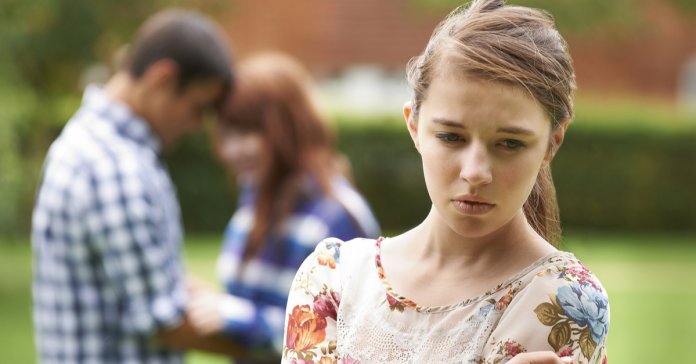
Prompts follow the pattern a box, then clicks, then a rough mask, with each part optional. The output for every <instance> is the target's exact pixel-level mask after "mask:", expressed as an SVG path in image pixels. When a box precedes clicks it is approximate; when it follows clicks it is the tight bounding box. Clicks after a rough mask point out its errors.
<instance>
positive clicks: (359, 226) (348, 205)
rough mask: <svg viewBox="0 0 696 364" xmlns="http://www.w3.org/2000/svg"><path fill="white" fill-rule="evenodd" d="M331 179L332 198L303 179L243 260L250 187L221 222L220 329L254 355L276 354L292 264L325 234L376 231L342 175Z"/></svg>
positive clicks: (367, 211) (354, 234) (369, 214)
mask: <svg viewBox="0 0 696 364" xmlns="http://www.w3.org/2000/svg"><path fill="white" fill-rule="evenodd" d="M332 182H333V183H332V187H333V192H334V195H335V196H336V198H332V197H329V196H326V195H324V194H323V193H322V192H320V190H319V189H318V188H317V186H315V185H313V184H312V183H311V182H309V181H308V183H307V184H306V186H305V188H304V192H305V193H303V195H302V196H303V197H302V198H301V199H300V200H299V201H298V202H297V203H296V205H295V206H294V208H293V210H292V212H291V213H290V215H289V216H287V217H286V218H285V220H284V222H283V223H282V224H280V226H279V228H278V229H276V230H275V231H274V233H273V234H271V235H270V236H269V237H267V238H266V240H265V241H264V243H263V247H262V248H261V250H260V251H259V253H258V254H257V255H256V256H255V257H253V258H251V259H249V260H248V261H245V262H243V260H242V258H243V255H244V251H245V249H246V244H247V236H248V234H249V231H250V229H251V227H252V226H253V221H254V216H253V214H254V212H253V192H251V190H250V189H248V188H247V189H245V191H244V193H243V194H242V196H241V197H240V206H239V208H238V209H237V211H236V212H235V214H234V216H233V217H232V219H231V220H230V223H229V225H228V226H227V229H226V231H225V237H224V244H223V248H222V253H221V254H220V257H219V259H218V265H217V270H218V275H219V277H220V279H221V280H222V283H223V284H224V286H225V289H226V291H227V293H228V295H226V296H225V299H224V300H223V302H222V304H221V306H220V310H221V312H222V314H223V316H224V317H225V333H226V334H227V335H229V336H231V337H232V338H233V339H234V341H235V342H236V343H237V344H238V345H242V346H244V347H246V348H248V349H250V350H251V351H252V352H255V353H258V356H259V357H260V358H262V357H265V358H268V357H273V355H277V357H280V353H281V350H282V348H283V334H284V333H283V328H284V324H285V306H286V303H287V299H288V292H289V291H290V286H291V285H292V281H293V279H294V277H295V273H296V272H297V269H298V268H299V267H300V265H301V264H302V262H303V261H304V260H305V259H306V258H307V256H308V255H309V254H310V253H312V252H313V251H314V249H315V247H316V245H317V243H318V242H319V241H321V240H322V239H324V238H326V237H330V236H331V237H339V238H341V239H345V240H350V239H353V238H356V237H365V236H367V237H377V236H379V234H380V230H379V225H378V224H377V220H376V219H375V217H374V215H373V213H372V211H371V210H370V208H369V206H368V204H367V202H366V201H365V200H364V199H363V197H362V196H361V195H360V194H359V193H358V192H357V191H356V190H355V189H354V188H353V187H352V186H351V185H350V184H349V183H348V181H346V180H345V179H344V178H342V177H336V178H334V180H333V181H332ZM240 363H241V362H240Z"/></svg>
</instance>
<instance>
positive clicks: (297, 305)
mask: <svg viewBox="0 0 696 364" xmlns="http://www.w3.org/2000/svg"><path fill="white" fill-rule="evenodd" d="M341 244H343V242H342V241H341V240H339V239H335V238H329V239H325V240H323V241H322V242H320V243H319V245H317V247H316V249H315V250H314V252H313V253H312V254H311V255H310V256H309V257H307V259H305V261H304V263H302V266H301V267H300V269H299V270H298V271H297V274H296V275H295V280H294V281H293V284H292V288H291V289H290V295H289V297H288V303H287V308H286V317H285V340H284V347H283V359H282V363H288V364H289V363H295V362H302V360H304V362H315V363H317V362H321V363H336V360H337V359H336V353H335V349H336V317H337V314H336V313H337V311H338V307H339V304H340V300H341V287H340V279H339V270H340V256H341V253H340V248H341Z"/></svg>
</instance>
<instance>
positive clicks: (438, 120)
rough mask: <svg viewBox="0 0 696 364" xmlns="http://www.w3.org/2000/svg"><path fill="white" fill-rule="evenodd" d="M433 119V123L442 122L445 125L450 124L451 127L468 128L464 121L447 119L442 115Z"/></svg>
mask: <svg viewBox="0 0 696 364" xmlns="http://www.w3.org/2000/svg"><path fill="white" fill-rule="evenodd" d="M432 121H433V123H436V124H440V125H444V126H450V127H453V128H462V129H466V127H465V126H464V125H463V124H462V123H459V122H456V121H453V120H450V119H445V118H442V117H434V118H433V119H432Z"/></svg>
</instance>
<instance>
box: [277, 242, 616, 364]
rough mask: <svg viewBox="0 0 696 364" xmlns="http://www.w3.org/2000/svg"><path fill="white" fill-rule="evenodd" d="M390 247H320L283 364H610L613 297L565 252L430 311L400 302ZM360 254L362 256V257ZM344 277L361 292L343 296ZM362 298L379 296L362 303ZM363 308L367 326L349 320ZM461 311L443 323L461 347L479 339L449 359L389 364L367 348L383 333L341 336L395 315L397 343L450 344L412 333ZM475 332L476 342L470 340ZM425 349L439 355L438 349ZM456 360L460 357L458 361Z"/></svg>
mask: <svg viewBox="0 0 696 364" xmlns="http://www.w3.org/2000/svg"><path fill="white" fill-rule="evenodd" d="M383 241H384V240H383V239H382V238H380V239H378V240H377V241H372V242H373V244H374V246H375V248H376V249H375V253H374V254H373V255H370V254H369V253H366V252H365V249H367V247H365V246H363V248H361V249H362V250H360V249H357V248H355V246H354V245H353V246H351V248H350V249H347V248H346V247H347V245H345V244H344V243H343V242H341V241H340V240H337V239H327V240H325V241H323V242H321V243H320V244H319V245H318V246H317V248H316V250H315V252H314V253H313V254H312V255H311V256H310V257H309V258H308V259H307V261H305V264H303V266H302V268H301V269H300V271H298V273H297V275H296V277H295V280H294V282H293V288H292V291H291V292H290V298H289V299H288V307H287V317H286V336H285V348H284V350H283V361H282V363H286V364H360V363H361V362H362V363H377V362H379V363H386V362H388V363H413V362H423V360H425V361H428V360H433V362H435V361H437V362H443V363H445V362H446V363H454V362H462V360H459V359H461V357H462V356H461V355H460V354H461V353H462V352H464V351H466V353H465V355H466V356H464V357H465V358H466V360H465V361H467V362H469V361H470V362H476V363H485V364H499V363H505V362H507V361H509V360H510V359H511V358H513V357H515V356H516V355H518V354H520V353H523V352H527V351H540V350H553V351H554V352H556V353H557V354H558V355H559V356H560V357H572V358H573V362H574V363H578V364H590V363H591V364H600V363H601V364H606V347H605V341H606V340H605V339H606V335H607V333H608V329H609V302H608V299H607V295H606V292H604V290H603V288H602V286H601V284H600V283H599V281H598V280H597V278H596V277H595V276H594V275H593V274H592V273H591V272H590V271H589V270H588V269H587V268H586V267H585V266H584V265H582V264H581V263H580V262H579V261H578V260H577V259H576V258H575V257H574V256H573V255H572V254H570V253H564V252H558V253H554V254H550V255H549V256H547V257H544V258H541V259H539V260H538V261H537V262H535V263H533V264H531V265H530V266H529V267H527V268H526V269H524V270H523V271H521V272H520V273H518V274H517V275H515V276H513V277H510V279H508V280H506V281H504V282H501V283H500V284H498V285H496V286H495V287H493V288H492V289H490V290H489V291H488V292H485V293H484V294H482V295H480V296H478V297H473V298H469V299H466V300H464V301H462V302H460V303H458V304H454V305H450V306H441V307H423V306H420V305H418V304H417V303H416V302H414V301H412V300H410V299H409V298H407V297H403V296H401V295H399V294H398V293H397V292H395V291H394V290H393V289H392V287H391V286H390V284H389V282H388V279H387V278H388V277H386V276H385V273H384V269H383V267H382V260H381V249H380V248H381V243H382V242H383ZM351 244H361V242H355V243H351ZM357 254H360V257H361V258H360V259H358V258H356V255H357ZM369 259H372V262H373V263H372V267H370V268H371V269H368V267H369V263H368V262H369ZM366 263H368V264H367V265H366ZM339 271H340V274H339ZM345 277H349V279H350V284H351V285H350V287H352V291H345V290H344V289H345V287H346V286H345V284H347V283H345V281H344V280H345V279H346V278H345ZM363 296H364V297H373V298H371V299H369V300H368V299H361V298H363ZM346 300H348V303H346ZM357 302H360V303H361V305H365V304H367V306H360V307H361V308H364V311H369V312H373V313H376V315H374V316H369V317H372V319H367V320H365V321H363V322H362V323H357V322H352V321H350V320H345V319H344V318H345V316H342V315H346V312H348V311H346V310H356V308H355V307H356V305H357V304H358V303H357ZM346 305H348V306H347V307H349V308H346ZM350 312H353V313H355V311H350ZM457 312H462V315H463V316H458V317H460V319H457V320H449V321H442V323H444V322H447V323H448V324H452V325H456V326H457V329H456V330H455V331H453V332H457V334H456V335H455V336H461V335H464V336H461V337H462V338H463V339H462V340H471V341H465V342H464V346H457V348H460V349H459V350H456V349H455V350H454V351H453V352H455V354H452V355H453V356H448V357H446V359H445V360H444V361H443V360H440V359H433V358H432V357H427V356H426V357H424V358H425V359H423V358H421V359H420V360H415V361H414V360H412V359H408V358H405V359H403V358H402V359H399V360H393V359H389V360H383V359H384V358H386V357H388V358H394V355H392V354H393V353H392V352H391V351H388V350H389V349H384V350H387V351H383V353H384V354H383V355H380V354H376V353H379V351H378V350H377V351H375V350H365V351H361V349H360V348H364V347H365V346H372V345H382V343H383V340H384V338H385V337H384V336H375V338H376V339H375V340H368V341H366V342H363V343H362V345H352V344H353V342H351V341H348V342H346V341H345V338H346V336H341V335H339V330H350V329H351V328H350V327H351V325H355V327H356V329H355V330H358V331H356V334H355V335H357V336H355V337H358V336H360V337H362V336H364V335H363V334H364V333H365V331H363V330H367V331H370V328H371V327H379V325H380V324H381V322H380V321H379V320H380V317H383V319H384V320H385V324H386V322H387V321H386V320H387V318H388V320H389V321H390V324H389V325H395V324H396V325H399V327H401V328H400V329H399V330H398V331H396V334H395V336H394V338H396V339H398V338H399V335H400V333H403V338H404V340H409V341H412V340H414V337H415V338H416V339H417V340H418V341H421V340H422V342H423V343H425V342H433V343H435V342H438V343H439V342H442V340H439V339H438V338H437V337H428V336H427V334H433V333H437V332H438V331H433V333H427V332H426V336H419V335H420V334H418V335H415V332H417V331H411V330H410V329H409V327H417V325H418V323H423V322H431V323H432V325H436V326H437V325H440V323H439V321H437V320H438V317H442V318H443V320H445V319H446V318H447V317H451V316H448V315H450V314H453V313H454V314H458V313H457ZM425 315H428V316H425ZM351 317H354V316H351ZM365 317H368V316H365ZM342 319H344V320H343V321H341V320H342ZM353 320H355V319H353ZM339 322H340V324H339ZM358 324H360V325H358ZM409 325H413V326H409ZM358 327H360V329H358ZM482 330H483V331H482ZM374 332H379V330H377V331H374ZM467 333H476V335H473V336H470V337H471V338H470V339H466V337H467V336H465V335H469V334H467ZM479 333H484V334H482V335H481V334H479ZM498 338H499V339H498ZM444 339H448V338H447V337H445V338H444ZM390 340H391V338H390ZM390 345H391V347H399V345H398V344H397V345H396V346H394V345H393V343H392V344H390ZM410 345H411V344H409V346H407V347H411V346H410ZM416 345H419V344H418V343H416ZM438 345H439V344H438ZM380 347H381V346H380ZM462 347H464V350H462V349H461V348H462ZM351 348H352V349H351ZM385 348H386V346H385ZM371 349H372V348H371ZM425 349H426V350H430V348H429V347H425ZM438 350H440V349H438ZM368 352H369V354H366V353H368ZM412 352H413V353H415V354H409V355H418V353H419V352H420V350H413V351H412ZM440 352H442V351H440ZM399 353H401V351H400V352H399ZM399 355H401V354H399ZM454 356H457V358H459V359H457V360H455V358H454ZM448 360H449V361H448Z"/></svg>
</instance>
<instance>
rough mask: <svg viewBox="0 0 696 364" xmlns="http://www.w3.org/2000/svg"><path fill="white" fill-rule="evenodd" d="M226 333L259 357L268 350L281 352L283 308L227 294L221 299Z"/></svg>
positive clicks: (267, 352) (264, 354) (266, 353)
mask: <svg viewBox="0 0 696 364" xmlns="http://www.w3.org/2000/svg"><path fill="white" fill-rule="evenodd" d="M220 311H221V313H222V316H223V317H224V318H225V327H224V328H223V330H224V332H225V334H226V335H228V336H230V337H232V338H233V339H234V341H235V342H237V343H239V344H241V345H243V346H244V347H246V348H250V350H251V351H252V352H254V353H256V354H257V355H259V356H260V357H263V356H268V354H269V350H272V351H273V352H276V353H280V352H281V350H282V339H283V338H282V333H283V324H284V316H285V308H284V307H277V306H272V305H263V304H257V303H255V302H254V301H252V300H248V299H245V298H242V297H238V296H234V295H231V294H226V295H225V296H224V298H223V299H222V302H221V303H220ZM254 353H252V355H253V354H254Z"/></svg>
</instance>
